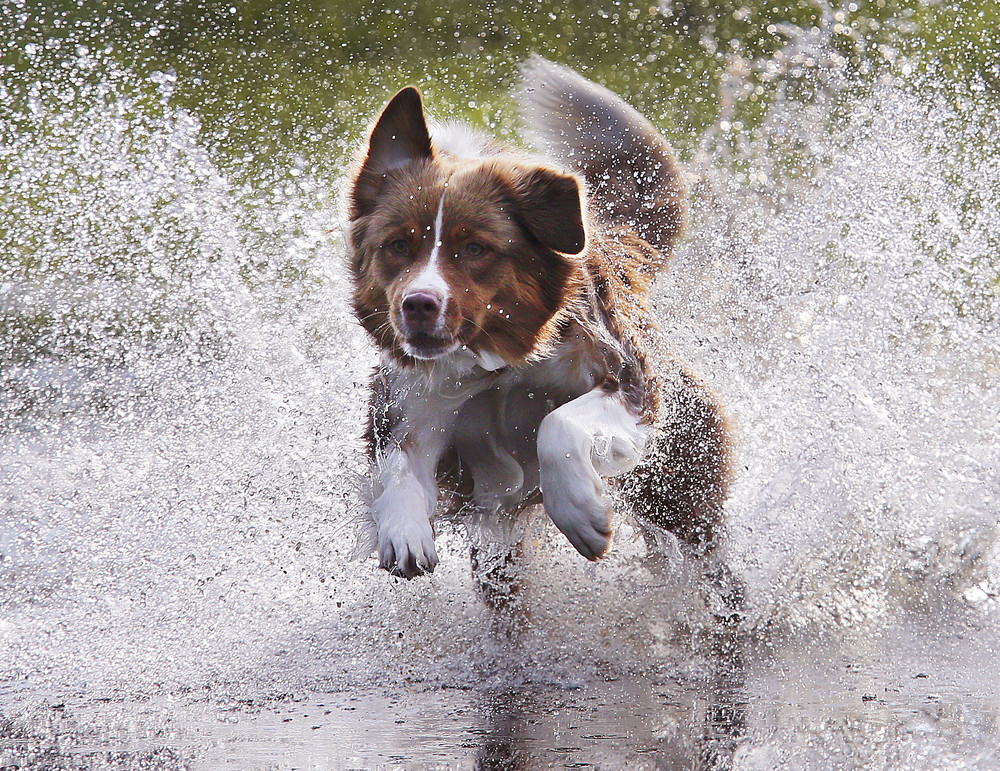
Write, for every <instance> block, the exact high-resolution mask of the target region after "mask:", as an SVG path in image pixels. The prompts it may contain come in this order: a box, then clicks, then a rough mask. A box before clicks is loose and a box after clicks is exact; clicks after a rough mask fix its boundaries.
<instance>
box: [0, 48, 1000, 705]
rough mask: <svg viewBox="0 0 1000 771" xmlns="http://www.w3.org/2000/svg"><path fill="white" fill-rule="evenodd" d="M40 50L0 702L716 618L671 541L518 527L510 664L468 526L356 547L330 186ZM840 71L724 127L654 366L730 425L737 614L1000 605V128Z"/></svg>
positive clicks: (357, 474) (730, 548) (204, 683)
mask: <svg viewBox="0 0 1000 771" xmlns="http://www.w3.org/2000/svg"><path fill="white" fill-rule="evenodd" d="M821 42H822V41H819V42H816V41H813V43H812V44H815V45H819V44H820V43H821ZM808 45H810V43H809V41H808V40H797V41H793V43H790V44H789V47H788V49H787V50H786V51H785V52H784V53H783V56H784V57H785V59H781V58H780V57H779V62H780V61H784V62H785V64H786V65H787V66H789V67H791V66H795V62H796V61H798V62H800V63H801V62H802V61H804V60H805V59H806V58H808V56H807V54H808V51H806V53H803V50H805V49H803V47H804V46H805V47H808ZM796 57H799V58H798V59H796ZM833 64H835V63H833ZM826 65H830V63H829V62H826V63H824V66H822V67H820V66H818V65H817V66H816V68H815V69H816V71H817V72H819V71H823V72H827V73H834V74H836V72H837V68H836V66H833V65H830V66H826ZM782 66H784V65H782ZM64 69H66V70H68V71H69V72H70V73H71V74H72V77H67V79H64V80H57V81H55V82H53V81H52V80H51V79H49V80H46V81H45V87H43V83H42V82H41V81H40V82H39V84H38V87H37V88H34V89H28V90H27V91H26V92H23V93H20V94H18V95H17V96H18V99H19V100H20V101H19V104H20V105H21V109H20V112H18V114H17V115H16V119H15V120H12V121H11V122H10V123H9V124H8V125H7V126H6V128H4V132H5V133H4V135H3V137H2V150H0V152H2V153H3V158H4V163H3V175H4V179H3V185H4V189H5V190H6V191H7V193H6V199H5V200H6V201H7V203H8V205H6V206H5V207H4V211H3V212H2V213H0V248H2V249H3V251H4V254H5V259H4V263H3V268H2V273H0V311H2V323H3V326H4V330H5V334H4V340H3V342H2V345H3V346H4V348H3V359H4V362H5V364H4V368H3V372H2V374H0V377H2V381H3V382H2V393H3V395H2V397H0V398H2V409H0V419H2V423H3V426H4V432H3V434H2V436H0V479H2V489H3V491H4V492H3V505H4V519H3V523H2V526H0V580H2V582H3V585H4V587H5V590H4V596H3V599H2V601H0V602H2V605H3V614H2V619H0V649H2V650H3V655H2V656H0V694H2V695H3V697H4V698H5V699H7V700H8V702H11V701H12V702H14V703H30V702H31V700H33V699H43V700H44V699H46V698H47V697H48V695H51V694H56V693H66V692H70V693H78V694H88V695H90V696H95V695H105V696H109V697H112V696H116V695H117V696H120V695H123V694H125V695H130V696H132V697H135V696H143V695H147V696H148V695H157V694H165V693H171V694H184V693H189V694H192V693H193V694H201V693H205V692H208V693H210V694H211V695H212V697H213V698H220V699H221V698H227V699H243V700H249V701H251V702H252V701H253V700H261V699H267V698H271V697H278V696H280V695H282V694H285V693H289V692H293V691H296V690H301V689H308V688H312V689H317V690H327V691H345V690H347V689H350V688H354V687H371V686H375V685H379V684H393V685H396V686H400V685H405V684H412V683H422V684H426V685H438V686H440V685H449V686H462V687H466V686H472V685H477V684H482V683H484V682H486V683H490V682H492V683H499V682H520V681H533V682H558V683H563V684H565V683H573V682H578V683H586V682H589V681H592V680H593V679H594V678H599V677H607V676H611V677H614V676H620V675H622V674H629V673H647V674H650V673H661V674H662V673H664V672H676V671H681V670H683V667H684V666H685V665H686V664H685V662H686V660H687V654H686V653H685V650H684V648H683V646H678V645H677V640H678V639H679V638H681V637H682V636H684V635H686V634H688V633H690V631H691V630H692V629H697V628H699V627H700V626H702V625H704V624H705V623H707V621H708V614H707V613H706V612H705V609H704V608H703V607H702V606H701V605H699V600H698V598H697V592H692V588H693V587H695V586H696V585H697V575H698V569H697V567H692V566H691V565H689V564H688V563H687V562H685V558H684V557H683V556H681V555H680V554H679V553H670V552H669V550H668V553H667V555H666V562H667V566H668V567H667V569H663V567H662V565H661V567H660V568H658V569H657V570H650V569H648V568H647V567H646V566H645V557H646V556H647V555H646V546H645V545H644V543H643V541H642V539H641V538H639V537H638V536H637V534H636V531H635V529H634V528H633V527H632V526H631V524H630V523H629V522H627V521H623V522H621V523H620V526H619V533H618V537H617V542H616V544H615V546H614V551H613V553H612V555H611V556H610V557H609V558H608V559H607V560H606V561H604V562H602V563H601V564H599V565H590V564H585V563H583V562H582V561H581V560H579V559H578V558H577V556H576V555H575V554H573V553H571V549H570V548H569V547H568V546H567V545H566V544H565V543H564V542H563V541H562V539H559V538H555V537H553V533H554V531H553V529H552V527H551V525H549V524H547V523H546V521H545V520H544V518H541V517H536V518H535V519H532V520H531V521H530V522H529V524H528V526H527V532H528V536H527V539H526V552H527V557H526V565H527V568H526V570H527V571H528V572H529V573H530V578H529V586H528V588H527V590H526V592H527V597H528V604H529V606H530V607H531V608H532V624H531V627H530V630H529V631H528V632H526V633H525V635H524V638H523V639H522V640H521V642H520V647H519V649H518V650H517V651H511V650H509V649H506V648H505V647H504V644H503V643H502V642H501V641H498V640H496V639H494V638H493V637H491V636H490V635H489V634H488V633H487V632H486V631H485V630H486V629H487V628H488V623H487V619H486V615H485V613H486V612H485V610H484V608H483V607H482V606H481V604H480V603H479V601H478V600H477V598H476V596H475V594H474V592H473V589H472V586H471V581H470V577H469V568H468V553H467V546H468V544H467V539H466V536H465V534H464V533H463V532H462V531H461V530H459V529H454V530H452V529H448V528H444V530H443V532H442V533H441V534H440V539H441V545H442V551H443V552H444V554H443V560H442V565H441V567H440V568H439V570H438V571H437V572H436V573H435V575H434V576H433V577H432V578H430V579H427V580H419V581H414V582H409V583H405V582H398V581H396V580H395V579H392V578H390V577H389V576H388V575H386V574H385V573H383V572H379V571H378V570H376V569H375V567H374V563H373V561H371V560H368V561H358V560H356V559H352V558H351V551H352V547H353V524H354V521H355V519H356V517H357V514H358V512H357V505H358V503H357V500H358V497H357V495H356V491H357V489H358V485H359V484H360V481H359V480H360V479H361V477H362V474H363V462H362V447H361V443H360V434H361V427H362V425H363V420H364V410H365V400H366V380H367V377H368V373H369V371H370V368H371V366H372V364H373V362H374V355H375V354H374V352H373V351H372V350H371V348H370V347H369V346H368V343H367V342H366V340H365V339H364V337H363V335H362V334H361V333H360V331H359V330H358V327H357V325H356V323H355V322H354V320H353V318H352V316H351V314H350V309H349V303H348V300H347V288H346V282H345V278H344V272H343V270H342V268H341V266H340V264H339V259H340V255H341V253H342V248H341V244H340V232H339V230H338V226H337V222H338V217H339V214H338V211H337V207H336V203H335V201H336V190H335V189H334V187H333V186H332V185H331V184H330V183H329V181H328V180H327V179H325V178H320V177H318V176H315V175H313V174H311V173H310V172H309V171H308V170H305V171H304V170H302V169H299V168H297V167H294V166H291V167H289V168H288V169H287V170H286V172H287V173H286V174H284V175H281V176H280V178H278V179H276V180H274V181H273V184H269V185H267V186H266V187H267V189H266V190H265V191H263V192H262V190H261V187H262V186H261V185H256V186H251V185H246V184H244V183H242V182H238V181H236V180H235V178H234V177H233V176H232V175H231V174H230V173H229V172H227V171H226V167H225V166H224V164H222V163H221V162H220V161H219V160H218V159H217V158H215V157H214V155H213V154H212V153H211V152H209V151H208V150H206V148H205V147H204V146H203V145H202V143H201V140H200V138H199V126H198V122H197V120H196V119H195V118H194V117H193V116H192V115H191V114H189V113H187V112H185V111H184V110H182V109H179V108H177V107H175V106H173V105H172V103H171V99H170V95H171V85H172V76H171V75H170V74H169V73H162V74H159V75H157V76H155V77H154V78H153V79H152V81H149V80H146V81H140V80H138V79H137V78H135V77H134V76H133V75H131V74H130V73H128V72H121V71H115V70H114V69H113V68H110V67H109V66H107V65H106V64H101V65H100V66H98V65H97V64H96V63H95V60H94V58H93V57H92V55H91V53H90V52H88V51H79V52H78V54H77V57H76V58H75V59H73V60H72V61H71V62H68V63H67V67H66V68H64ZM802 77H803V78H808V77H810V76H809V73H808V72H807V73H805V74H804V75H802ZM830 78H831V79H830V81H829V82H824V83H818V84H817V89H818V90H819V91H821V92H822V93H821V94H820V96H818V97H817V98H816V99H814V100H812V101H810V102H808V104H803V103H802V102H801V101H798V100H795V99H791V98H788V99H783V98H779V99H777V101H776V102H775V104H774V105H773V107H772V108H771V111H770V112H769V114H768V118H767V119H766V121H765V122H764V124H763V125H762V126H761V127H760V128H759V129H758V134H757V136H756V139H754V138H753V137H747V138H745V139H746V140H747V141H742V140H740V139H738V135H739V127H738V126H734V125H732V124H731V123H730V122H729V121H728V120H727V119H726V117H725V115H724V116H723V119H722V120H720V123H719V124H718V126H717V127H716V131H715V132H713V133H710V134H709V135H708V138H707V139H706V142H705V146H704V148H703V151H702V152H701V153H700V154H699V155H698V157H696V158H695V159H694V161H693V162H692V164H691V166H690V169H691V174H692V180H693V182H694V185H693V188H694V203H695V205H694V210H695V212H696V217H695V222H694V223H693V226H692V228H691V232H690V234H689V238H688V240H687V242H686V243H685V244H684V246H683V248H682V249H681V250H680V253H679V254H678V256H677V258H676V260H675V262H674V265H673V267H672V270H671V272H670V273H669V274H668V275H666V276H665V277H664V279H663V280H662V281H661V282H660V284H658V286H657V289H656V297H655V302H656V306H657V308H658V313H659V316H660V319H661V322H662V326H663V327H664V329H665V330H666V331H667V333H668V335H667V336H668V337H669V339H670V341H671V346H672V349H673V350H674V351H676V352H678V353H680V355H681V356H682V357H684V358H686V359H688V360H690V361H692V362H694V363H695V364H696V366H697V367H698V368H699V369H700V371H701V372H702V373H703V374H704V375H705V376H706V378H707V379H708V380H710V381H711V382H712V383H713V384H714V385H715V386H716V387H717V388H718V390H719V391H720V392H721V394H722V395H723V398H724V400H725V401H727V402H728V404H729V405H730V407H731V411H732V414H733V416H734V419H735V422H736V425H737V427H738V434H739V449H738V457H739V466H738V468H739V474H738V478H737V482H736V485H735V488H734V492H733V497H732V500H731V503H730V512H729V513H730V521H731V527H730V539H729V543H728V545H727V546H726V549H725V552H726V558H727V559H728V561H729V562H730V564H731V565H732V567H733V569H734V570H735V572H736V573H738V574H739V575H741V576H742V577H743V579H744V580H745V581H746V583H747V585H748V606H747V618H746V621H745V622H744V628H745V630H746V631H747V632H748V633H750V634H753V635H758V636H762V637H767V636H771V637H772V638H773V637H774V636H775V635H776V633H777V632H778V631H781V632H782V633H787V632H788V631H789V630H799V631H802V630H805V631H808V632H811V633H816V632H822V633H830V632H835V631H836V630H838V629H842V628H846V627H853V628H865V627H867V628H878V627H882V626H884V625H886V624H889V623H891V622H892V621H894V620H897V621H898V620H899V619H900V618H901V617H903V616H906V617H912V616H916V617H919V618H924V619H927V618H935V617H936V616H935V614H939V613H941V612H943V610H942V609H948V610H949V612H951V611H953V610H955V609H958V610H960V611H961V612H972V613H976V614H979V615H980V616H981V618H982V619H984V620H986V621H989V620H991V619H993V618H994V616H995V609H994V606H995V604H996V601H995V598H996V596H997V595H998V593H1000V554H998V551H997V549H998V547H997V540H996V535H997V523H996V511H997V510H998V500H997V498H998V490H1000V478H998V475H1000V471H998V468H1000V465H998V447H1000V442H998V436H997V433H998V424H1000V421H998V414H997V409H998V408H997V406H996V405H997V404H1000V394H998V393H997V391H998V386H997V382H998V379H997V373H998V368H1000V341H998V333H997V315H996V310H995V308H996V291H997V280H996V271H997V267H996V266H997V259H996V250H997V236H996V233H998V232H1000V223H998V222H997V217H998V215H997V212H998V211H1000V187H998V186H997V182H996V180H997V179H1000V169H998V168H997V159H996V156H995V154H992V156H991V154H990V153H988V152H985V151H984V148H987V149H989V148H993V147H996V146H997V143H998V140H1000V127H998V125H997V120H996V116H995V115H994V116H991V115H988V114H985V113H983V112H981V111H980V108H978V107H977V103H976V102H975V100H974V99H969V100H963V99H962V98H954V97H953V96H952V97H949V96H948V95H947V94H944V93H941V92H940V91H933V90H929V91H927V92H926V93H916V92H914V91H912V90H910V91H905V90H901V89H899V88H896V87H893V86H890V85H886V86H882V87H876V88H873V89H868V90H867V91H865V92H864V93H862V94H861V95H858V90H855V91H853V92H850V93H851V94H852V96H851V98H850V99H849V100H844V99H843V97H842V95H843V94H844V93H847V91H845V88H844V86H843V84H842V83H839V82H834V81H835V77H834V76H830ZM739 83H740V73H739V72H738V71H734V72H733V73H732V77H731V83H730V85H731V86H733V87H738V85H739ZM823 89H826V90H825V91H824V90H823ZM822 94H827V96H823V95H822ZM824 100H825V101H824ZM832 116H835V119H834V117H832ZM831 123H833V125H832V126H830V125H829V124H831ZM751 140H752V141H751ZM762 147H763V148H765V149H764V150H763V151H761V149H760V148H762ZM782 148H783V149H782ZM692 598H694V599H692ZM984 623H985V621H984ZM990 623H992V621H990Z"/></svg>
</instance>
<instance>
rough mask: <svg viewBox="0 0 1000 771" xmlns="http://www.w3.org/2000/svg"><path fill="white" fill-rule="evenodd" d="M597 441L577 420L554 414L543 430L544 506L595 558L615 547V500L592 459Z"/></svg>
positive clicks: (540, 449)
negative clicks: (610, 498) (612, 531)
mask: <svg viewBox="0 0 1000 771" xmlns="http://www.w3.org/2000/svg"><path fill="white" fill-rule="evenodd" d="M592 447H593V440H592V439H591V437H590V436H589V435H588V434H587V433H586V432H585V431H581V430H580V428H579V425H578V424H577V423H576V422H575V421H574V419H573V418H572V416H569V415H567V414H565V413H560V411H559V410H556V411H555V412H553V413H551V414H550V415H549V416H548V417H547V418H545V420H543V421H542V425H541V426H540V427H539V430H538V476H539V485H540V487H541V489H542V504H543V505H544V506H545V512H546V513H547V514H548V515H549V518H550V519H551V520H552V522H553V523H554V524H555V526H556V527H558V528H559V530H560V531H561V532H562V534H563V535H565V536H566V537H567V538H568V539H569V542H570V543H571V544H573V546H574V547H575V548H576V550H577V551H578V552H580V554H582V555H583V556H584V557H586V558H587V559H589V560H598V559H600V558H601V557H603V556H604V554H605V553H606V552H607V550H608V547H609V546H610V545H611V501H610V500H609V499H608V497H607V496H606V495H605V494H604V482H603V481H602V480H601V477H600V476H599V475H598V474H597V471H596V469H595V468H594V464H593V462H592V461H591V450H592Z"/></svg>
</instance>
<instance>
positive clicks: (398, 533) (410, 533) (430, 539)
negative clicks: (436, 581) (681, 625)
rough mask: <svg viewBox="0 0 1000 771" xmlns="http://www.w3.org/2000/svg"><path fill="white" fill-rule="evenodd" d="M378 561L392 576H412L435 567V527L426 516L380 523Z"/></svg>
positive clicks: (427, 571)
mask: <svg viewBox="0 0 1000 771" xmlns="http://www.w3.org/2000/svg"><path fill="white" fill-rule="evenodd" d="M378 556H379V565H380V566H381V567H383V568H385V569H386V570H388V571H389V572H390V573H392V574H393V575H394V576H402V577H403V578H407V579H409V578H414V577H416V576H419V575H423V574H424V573H433V572H434V568H435V567H437V564H438V557H437V551H436V550H435V549H434V531H433V530H432V529H431V523H430V522H429V521H428V520H426V519H422V518H421V519H417V518H412V519H395V520H392V521H390V522H386V523H381V524H379V528H378Z"/></svg>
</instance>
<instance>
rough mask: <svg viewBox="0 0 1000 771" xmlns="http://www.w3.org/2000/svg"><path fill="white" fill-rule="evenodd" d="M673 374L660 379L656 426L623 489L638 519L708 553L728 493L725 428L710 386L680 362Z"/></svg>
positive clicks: (727, 459)
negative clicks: (659, 410) (659, 402)
mask: <svg viewBox="0 0 1000 771" xmlns="http://www.w3.org/2000/svg"><path fill="white" fill-rule="evenodd" d="M672 375H673V376H672V377H670V378H669V379H664V380H663V381H661V416H662V417H661V419H660V421H658V423H659V425H658V426H657V430H656V431H655V432H654V433H653V435H652V436H651V437H650V439H649V444H648V447H647V452H646V454H645V456H644V457H643V459H642V461H641V462H640V463H639V464H638V465H637V466H636V467H635V468H634V469H633V470H632V471H631V472H630V473H628V474H627V475H626V476H625V477H623V479H622V481H621V489H622V494H623V497H624V498H625V500H626V501H627V502H628V504H629V505H630V507H631V509H632V512H633V513H634V514H635V515H636V516H637V517H638V518H639V519H640V521H644V522H648V523H650V524H652V525H655V526H656V527H660V528H663V529H664V530H667V531H669V532H671V533H673V534H674V535H675V536H677V538H678V539H680V541H681V542H682V543H685V544H689V545H690V546H693V547H695V549H696V550H697V551H701V552H707V551H710V550H711V549H712V548H713V547H714V546H715V545H716V543H717V539H718V536H719V532H720V529H721V527H722V524H723V513H724V504H725V501H726V496H727V494H728V491H729V480H730V454H731V447H730V440H729V428H728V426H727V422H726V417H725V415H724V413H723V411H722V408H721V407H720V406H719V403H718V400H717V398H716V396H715V394H713V393H712V392H711V391H710V390H709V389H708V387H706V386H705V385H704V384H703V383H702V382H700V381H699V380H697V379H696V378H695V377H694V376H693V375H691V373H689V372H688V371H687V370H686V369H684V368H682V367H680V366H679V365H678V366H677V369H676V370H675V371H674V372H673V373H672Z"/></svg>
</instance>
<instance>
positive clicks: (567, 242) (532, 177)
mask: <svg viewBox="0 0 1000 771" xmlns="http://www.w3.org/2000/svg"><path fill="white" fill-rule="evenodd" d="M513 192H514V198H515V200H516V201H517V208H518V211H517V216H518V219H519V220H520V221H521V224H523V225H524V227H525V228H527V230H528V232H529V233H531V235H533V236H534V237H535V238H536V239H538V240H539V241H540V242H541V243H542V244H544V245H545V246H547V247H549V248H550V249H555V250H556V251H557V252H562V253H564V254H579V253H580V252H582V251H583V248H584V246H585V245H586V243H587V230H586V227H585V226H584V224H583V210H584V201H583V191H582V189H581V186H580V182H579V181H578V180H577V178H576V177H575V176H573V175H571V174H563V173H561V172H558V171H554V170H553V169H549V168H546V167H545V166H535V167H531V168H527V169H523V170H522V171H521V172H520V173H519V174H518V175H517V179H516V182H515V184H514V191H513Z"/></svg>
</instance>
